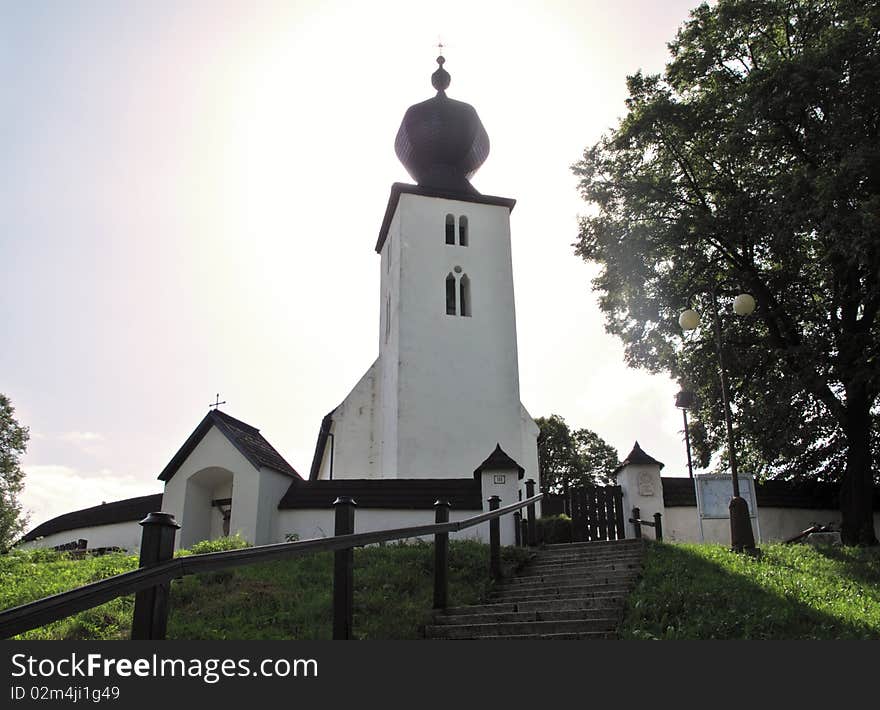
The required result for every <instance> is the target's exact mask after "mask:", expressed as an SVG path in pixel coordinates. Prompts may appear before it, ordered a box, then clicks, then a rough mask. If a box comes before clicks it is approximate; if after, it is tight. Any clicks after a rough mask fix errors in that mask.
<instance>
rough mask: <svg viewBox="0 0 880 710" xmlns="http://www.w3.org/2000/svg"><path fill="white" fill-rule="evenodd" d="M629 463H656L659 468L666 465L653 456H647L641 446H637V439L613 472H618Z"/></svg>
mask: <svg viewBox="0 0 880 710" xmlns="http://www.w3.org/2000/svg"><path fill="white" fill-rule="evenodd" d="M630 464H641V465H644V464H657V465H658V466H659V467H660V468H661V469H662V468H663V467H664V466H665V465H666V464H664V463H661V462H660V461H658V460H657V459H655V458H654V457H653V456H649V455H648V454H646V453H645V452H644V451H642V447H641V446H639V442H638V441H637V442H636V443H635V445H634V446H633V448H632V451H630V452H629V454H628V455H627V457H626V458H625V459H624V460H623V461H621V462H620V465H619V466H618V467H617V468H615V469H614V473H618V472H619V471H620V470H621V469H622V468H623V467H624V466H628V465H630Z"/></svg>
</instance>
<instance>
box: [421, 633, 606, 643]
mask: <svg viewBox="0 0 880 710" xmlns="http://www.w3.org/2000/svg"><path fill="white" fill-rule="evenodd" d="M616 638H617V632H615V631H587V632H585V633H574V634H572V633H565V634H516V635H512V636H479V637H477V638H476V639H474V640H475V641H605V640H611V639H616ZM437 640H438V641H443V640H444V639H437Z"/></svg>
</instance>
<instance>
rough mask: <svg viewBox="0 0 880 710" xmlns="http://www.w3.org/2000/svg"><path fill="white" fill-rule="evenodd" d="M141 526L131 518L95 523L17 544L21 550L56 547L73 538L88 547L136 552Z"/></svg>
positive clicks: (139, 542)
mask: <svg viewBox="0 0 880 710" xmlns="http://www.w3.org/2000/svg"><path fill="white" fill-rule="evenodd" d="M141 530H142V528H141V526H140V520H132V521H130V522H126V523H110V524H109V525H95V526H93V527H87V528H76V529H75V530H65V531H63V532H59V533H55V534H53V535H47V536H46V537H41V538H40V539H39V540H33V541H31V542H25V543H22V544H21V545H19V546H18V547H20V548H21V549H23V550H29V549H31V548H36V547H56V546H57V545H64V544H66V543H68V542H73V541H74V540H80V539H83V540H87V541H88V547H89V549H91V548H95V547H121V548H122V549H124V550H128V551H129V552H133V553H137V552H140V549H141Z"/></svg>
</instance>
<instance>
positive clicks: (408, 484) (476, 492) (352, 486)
mask: <svg viewBox="0 0 880 710" xmlns="http://www.w3.org/2000/svg"><path fill="white" fill-rule="evenodd" d="M339 496H351V497H352V498H354V501H355V503H357V505H358V507H359V508H388V509H392V510H407V509H409V510H430V509H431V508H432V507H433V506H434V502H435V501H437V500H440V499H444V500H448V501H449V502H450V503H451V504H452V509H453V510H482V508H483V502H482V488H481V486H480V483H479V482H478V481H475V480H474V479H471V478H444V479H438V478H417V479H401V478H376V479H363V478H361V479H336V480H333V481H308V482H303V481H294V482H293V483H291V484H290V488H288V489H287V493H285V494H284V497H283V498H282V499H281V502H280V503H279V504H278V508H279V509H282V510H284V509H293V508H330V507H331V506H332V505H333V501H334V500H336V499H337V498H338V497H339Z"/></svg>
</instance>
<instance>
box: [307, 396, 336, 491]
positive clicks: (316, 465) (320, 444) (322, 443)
mask: <svg viewBox="0 0 880 710" xmlns="http://www.w3.org/2000/svg"><path fill="white" fill-rule="evenodd" d="M337 409H339V407H334V408H333V409H331V410H330V411H329V412H328V413H327V414H326V415H325V416H324V418H323V419H322V420H321V428H320V429H319V430H318V441H317V442H316V443H315V455H314V456H313V457H312V468H311V470H310V471H309V480H310V481H317V480H318V474H319V473H320V472H321V462H322V461H323V460H324V450H325V449H326V448H327V437H328V436H330V428H331V427H332V426H333V412H335V411H336V410H337Z"/></svg>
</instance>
